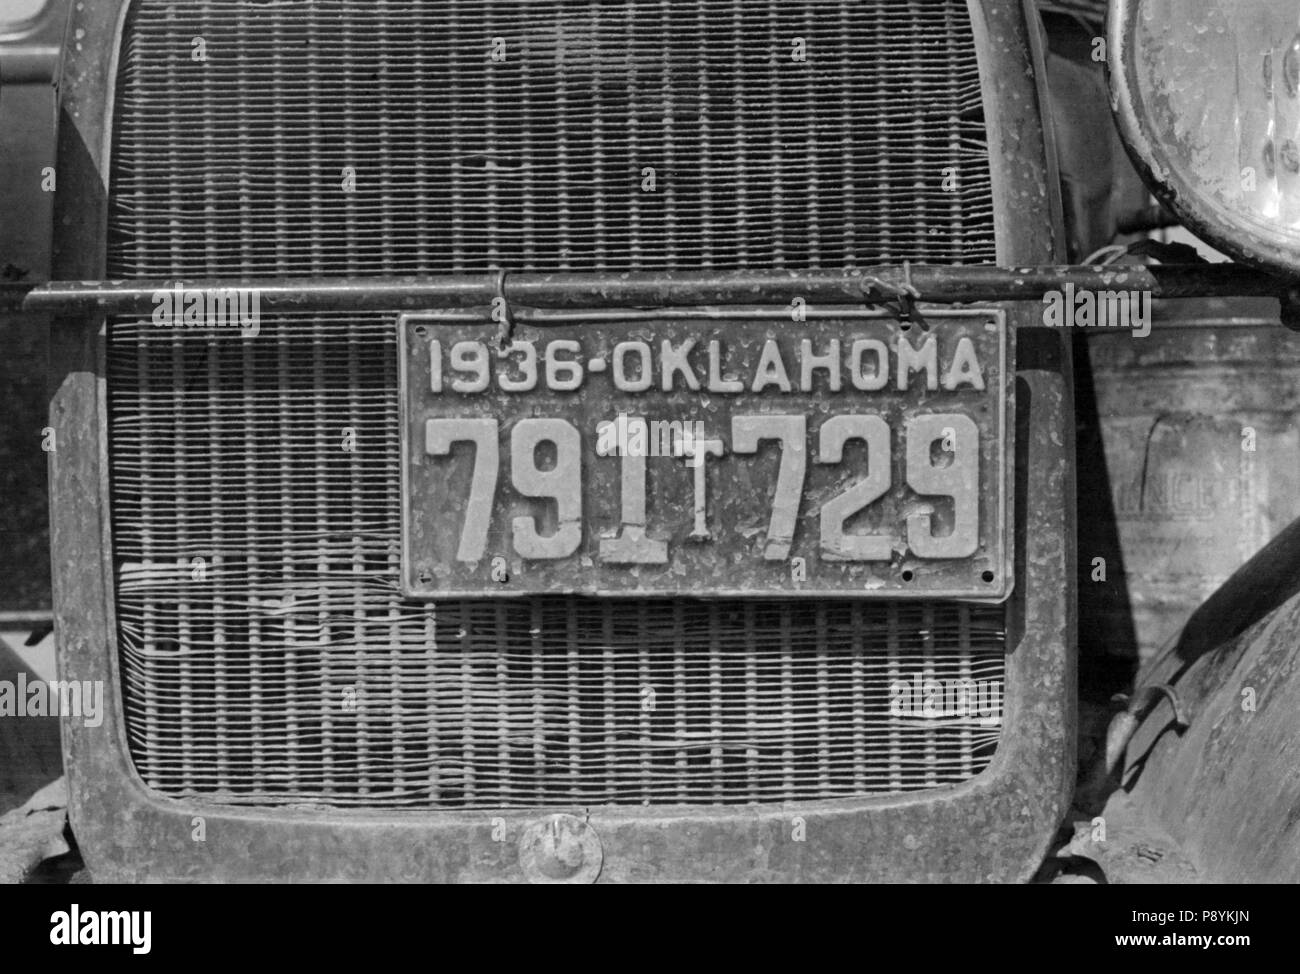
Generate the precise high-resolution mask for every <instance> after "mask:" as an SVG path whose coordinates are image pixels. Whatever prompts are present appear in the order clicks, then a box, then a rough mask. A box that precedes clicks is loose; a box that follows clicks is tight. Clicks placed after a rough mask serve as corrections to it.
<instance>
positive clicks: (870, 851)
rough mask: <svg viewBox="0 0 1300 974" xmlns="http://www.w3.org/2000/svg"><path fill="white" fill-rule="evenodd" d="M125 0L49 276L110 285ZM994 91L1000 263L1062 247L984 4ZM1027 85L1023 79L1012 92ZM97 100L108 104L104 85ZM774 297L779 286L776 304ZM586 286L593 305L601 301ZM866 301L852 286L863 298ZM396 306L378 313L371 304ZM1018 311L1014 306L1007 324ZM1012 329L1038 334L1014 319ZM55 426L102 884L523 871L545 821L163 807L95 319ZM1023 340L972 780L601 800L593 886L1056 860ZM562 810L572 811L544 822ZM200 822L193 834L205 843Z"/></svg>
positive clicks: (1011, 874)
mask: <svg viewBox="0 0 1300 974" xmlns="http://www.w3.org/2000/svg"><path fill="white" fill-rule="evenodd" d="M122 9H123V4H121V3H117V4H115V3H104V4H97V5H90V4H86V5H84V6H83V8H81V9H79V10H77V11H75V12H74V23H73V28H74V29H83V30H84V31H85V36H86V38H87V39H88V40H87V42H86V43H85V45H84V49H83V50H78V51H76V52H72V53H71V54H70V57H69V65H68V72H67V74H66V75H65V83H64V92H63V94H64V102H63V109H62V121H63V125H62V128H61V135H60V143H61V154H60V156H61V166H62V171H61V176H60V179H61V182H60V190H61V192H60V194H59V196H60V199H59V204H58V205H59V212H58V214H57V218H56V219H57V229H56V266H55V274H56V276H59V277H61V278H62V279H66V280H73V279H81V280H88V279H94V278H97V277H102V273H103V241H104V184H103V173H104V172H105V166H104V161H105V156H106V152H107V119H108V118H109V117H110V114H111V92H112V77H113V73H112V64H113V61H114V57H115V55H114V50H115V45H116V41H115V38H116V36H117V33H116V30H115V26H116V24H117V21H118V16H119V14H120V13H121V10H122ZM977 9H978V12H979V14H980V17H979V18H977V19H978V21H979V23H978V24H977V27H978V31H979V33H980V36H981V37H982V39H983V44H984V47H983V50H982V59H983V61H984V66H985V70H986V71H988V73H989V74H990V76H991V78H994V79H1001V80H1000V81H999V82H998V83H997V84H993V83H990V84H989V85H987V86H986V92H988V93H989V94H988V96H987V97H988V100H989V102H990V104H992V105H994V106H995V107H997V106H999V104H1000V105H1001V108H1002V112H1001V114H1000V115H998V116H996V117H995V119H994V121H993V124H992V127H991V135H992V136H993V137H994V138H995V141H996V146H997V148H996V152H995V156H996V158H995V160H994V171H995V185H996V186H997V187H999V189H998V193H999V196H998V205H999V212H1000V225H999V245H1000V258H1001V259H1002V260H1004V261H1006V262H1008V263H1020V262H1025V261H1031V262H1032V261H1034V260H1041V259H1043V258H1044V257H1045V256H1052V255H1054V254H1055V242H1054V239H1055V238H1054V231H1053V229H1052V227H1053V222H1054V221H1053V219H1052V215H1051V214H1052V212H1053V211H1052V210H1051V209H1050V208H1049V206H1048V200H1049V197H1050V195H1051V193H1052V190H1051V189H1050V187H1052V186H1053V185H1054V182H1055V179H1054V176H1052V175H1051V174H1050V173H1049V172H1048V171H1047V169H1046V167H1045V165H1044V159H1045V151H1046V150H1045V148H1044V142H1043V136H1042V128H1041V121H1040V116H1039V111H1038V106H1037V102H1036V95H1035V93H1034V92H1033V91H1032V90H1031V87H1032V86H1031V85H1030V84H1029V81H1028V79H1031V78H1033V76H1034V75H1033V70H1032V69H1033V58H1032V52H1031V48H1030V44H1029V39H1028V37H1027V35H1026V32H1025V23H1024V20H1023V17H1024V8H1023V7H1022V6H1021V5H1020V4H1017V3H1009V2H1006V3H1004V2H993V0H987V2H983V3H980V4H978V8H977ZM1017 80H1019V83H1017ZM106 92H107V93H108V97H107V98H106V97H105V93H106ZM783 293H786V292H783ZM590 297H591V296H590V295H589V294H588V295H586V300H584V302H583V303H586V304H590V303H592V302H591V301H590V300H589V299H590ZM854 301H855V303H856V296H855V299H854ZM383 306H384V307H386V308H389V309H392V308H394V305H393V304H392V303H391V302H389V303H386V304H384V305H383ZM1011 314H1012V316H1013V318H1015V312H1014V311H1013V312H1011ZM1015 323H1016V324H1019V325H1022V326H1023V325H1024V324H1026V323H1028V322H1027V321H1026V319H1025V318H1024V316H1023V315H1022V316H1021V317H1020V318H1019V319H1016V320H1015ZM52 338H53V341H52V344H53V350H52V361H53V363H54V370H55V374H54V382H55V385H56V390H57V391H56V393H55V398H54V401H53V404H52V414H51V415H52V419H51V422H52V424H53V425H55V426H56V428H57V429H58V431H59V437H60V438H59V449H58V452H57V453H56V454H55V455H54V456H53V458H52V466H51V474H52V499H53V504H54V525H55V527H54V538H53V545H54V564H55V605H56V617H57V621H58V632H59V636H60V647H59V652H60V670H61V676H63V677H64V678H66V679H92V680H93V679H99V680H103V681H105V685H106V690H107V692H106V702H107V711H108V716H107V719H106V720H105V722H104V724H103V725H102V726H101V727H99V728H95V729H91V728H86V727H83V726H80V725H79V724H77V723H75V722H67V723H66V724H65V728H64V729H65V741H64V748H65V761H66V764H67V767H68V770H69V782H70V789H71V809H70V812H71V818H72V822H73V826H74V830H75V832H76V834H77V837H78V841H79V844H80V846H81V848H82V849H83V851H84V853H85V856H86V860H87V863H88V865H89V867H90V869H91V871H92V873H93V874H94V875H95V876H96V878H99V879H106V880H112V879H182V880H191V881H202V880H210V881H211V880H230V879H236V878H255V879H262V880H286V879H305V878H311V879H406V880H424V881H428V880H438V879H460V880H483V881H493V880H518V879H522V878H525V877H524V875H523V872H522V869H521V867H520V865H519V857H518V846H517V842H518V839H519V837H520V835H521V833H522V832H523V830H524V829H525V828H526V827H527V826H528V825H530V824H532V823H534V822H536V821H538V820H539V819H541V818H542V817H544V813H542V812H541V811H539V812H538V813H537V814H531V815H530V814H528V813H510V814H503V815H500V816H489V815H485V814H475V815H469V814H439V815H429V814H425V813H410V814H384V815H376V814H370V813H365V812H359V813H356V814H345V813H340V812H332V813H328V814H322V813H320V812H318V811H313V810H301V811H285V812H276V813H264V812H257V811H234V810H230V809H223V808H220V807H217V806H213V805H211V804H205V803H188V802H182V801H169V800H163V799H160V798H159V797H157V796H156V795H154V794H152V793H150V792H149V790H148V789H147V788H145V787H144V786H143V784H142V782H141V781H140V779H139V777H138V776H137V775H136V773H135V771H134V769H133V767H132V766H131V763H130V760H129V758H128V756H127V755H128V748H127V743H126V740H125V736H124V726H123V721H122V711H121V707H122V701H121V695H120V691H119V686H120V684H119V682H118V680H119V672H118V667H117V660H116V653H115V650H114V640H113V638H112V635H111V634H112V633H113V632H114V631H115V630H116V621H115V619H114V618H113V608H112V598H111V584H110V579H111V578H112V569H111V562H110V560H109V557H108V554H109V550H110V549H109V546H108V533H107V523H108V522H107V511H106V510H105V506H104V497H105V479H104V478H105V458H104V456H103V432H102V431H103V424H104V418H103V402H102V381H101V379H100V376H101V375H102V368H103V365H102V342H103V334H102V328H96V327H89V328H88V327H86V323H85V321H84V320H82V319H75V318H73V319H65V320H63V321H60V322H56V324H55V326H54V328H53V336H52ZM1030 344H1031V347H1030V348H1029V349H1028V351H1026V350H1025V349H1024V347H1023V346H1022V348H1021V352H1020V363H1019V371H1018V379H1017V391H1016V401H1017V404H1018V412H1017V423H1018V427H1019V428H1018V430H1017V436H1016V444H1017V456H1016V462H1015V469H1016V471H1017V481H1016V491H1015V496H1016V500H1015V509H1016V510H1018V511H1021V512H1022V513H1021V515H1020V516H1019V520H1018V527H1017V531H1016V534H1015V539H1016V542H1015V543H1016V557H1015V564H1016V573H1017V577H1016V590H1017V592H1018V593H1020V594H1019V595H1018V596H1017V597H1015V598H1014V599H1013V612H1012V620H1013V626H1014V629H1015V634H1014V643H1015V649H1014V651H1013V652H1012V653H1011V655H1010V658H1009V660H1008V692H1007V697H1006V708H1005V716H1006V723H1005V727H1004V734H1005V738H1004V742H1003V745H1002V746H1001V747H1000V748H999V750H998V752H997V755H996V757H995V759H994V763H993V765H992V766H991V767H990V768H989V769H988V770H987V771H986V772H984V773H983V774H982V775H980V776H979V777H978V778H977V779H975V780H974V781H972V782H970V783H968V784H966V785H962V786H959V787H957V788H953V789H944V790H939V791H935V792H931V793H926V794H923V795H921V796H917V797H911V798H894V799H880V800H874V801H855V800H844V801H834V802H818V803H809V804H800V805H796V806H790V807H763V806H757V807H752V808H726V809H709V808H682V809H676V810H671V811H666V812H665V811H657V810H656V811H646V812H619V813H611V812H605V811H601V810H592V813H591V815H590V818H587V819H585V820H586V821H587V823H588V824H589V826H590V827H591V828H592V829H594V830H595V832H596V834H597V836H598V837H599V840H600V843H601V846H602V848H603V865H602V870H601V879H602V880H603V881H636V880H647V879H663V878H673V879H682V880H713V881H756V880H757V881H762V880H770V879H786V880H805V881H815V880H895V881H913V882H916V881H938V880H949V881H951V880H985V881H996V880H1010V879H1026V878H1028V877H1029V876H1030V875H1031V874H1032V873H1033V872H1034V870H1035V868H1036V866H1037V864H1038V862H1039V860H1040V859H1041V857H1042V855H1043V854H1044V853H1045V852H1046V850H1047V847H1048V844H1049V842H1050V840H1051V836H1052V833H1053V831H1054V830H1055V827H1056V825H1057V824H1058V823H1059V821H1060V819H1061V817H1062V815H1063V813H1064V810H1065V807H1066V803H1067V799H1068V794H1069V789H1070V786H1071V783H1072V782H1073V778H1074V758H1073V738H1074V716H1075V699H1074V680H1075V675H1074V657H1073V646H1074V628H1075V616H1074V599H1073V576H1074V546H1073V520H1072V515H1071V513H1070V511H1071V509H1072V503H1071V499H1072V497H1073V472H1072V464H1071V458H1072V455H1073V454H1072V450H1073V432H1072V424H1071V421H1070V416H1071V388H1070V379H1069V376H1070V368H1069V354H1068V350H1067V349H1065V348H1064V347H1063V343H1062V342H1061V339H1060V336H1059V335H1058V334H1046V335H1041V334H1040V335H1037V336H1035V340H1034V341H1033V342H1031V343H1030ZM548 811H562V810H548ZM200 824H202V826H203V835H204V838H203V840H202V841H197V840H196V835H197V833H196V829H197V828H198V827H199V825H200Z"/></svg>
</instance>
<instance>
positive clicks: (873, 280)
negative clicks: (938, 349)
mask: <svg viewBox="0 0 1300 974" xmlns="http://www.w3.org/2000/svg"><path fill="white" fill-rule="evenodd" d="M862 288H863V290H864V291H865V292H866V299H865V300H866V302H867V303H868V304H870V305H874V306H876V307H882V308H884V309H886V310H887V311H890V312H892V313H893V315H894V317H896V318H897V319H898V320H899V321H902V322H913V321H915V322H916V323H917V324H918V325H920V326H921V330H922V331H929V325H927V324H926V321H925V318H924V317H922V315H921V312H920V311H919V310H917V307H916V302H917V300H918V299H919V298H920V297H921V292H920V291H919V290H918V289H917V287H916V285H914V284H913V283H912V264H911V262H910V261H903V283H902V284H894V283H892V282H890V281H886V280H883V279H882V278H879V277H875V276H874V275H867V276H865V277H863V279H862Z"/></svg>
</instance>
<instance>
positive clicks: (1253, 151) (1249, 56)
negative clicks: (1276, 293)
mask: <svg viewBox="0 0 1300 974" xmlns="http://www.w3.org/2000/svg"><path fill="white" fill-rule="evenodd" d="M1108 33H1109V48H1110V75H1111V96H1112V102H1113V107H1114V109H1115V114H1116V119H1117V121H1118V123H1119V126H1120V131H1121V134H1122V135H1123V136H1124V140H1125V142H1126V143H1127V144H1128V147H1129V151H1130V153H1131V154H1132V155H1133V158H1134V161H1135V162H1136V163H1137V165H1138V168H1139V170H1140V171H1141V172H1142V174H1143V176H1144V177H1145V178H1146V179H1147V181H1148V183H1149V184H1150V185H1151V186H1152V188H1153V190H1154V191H1155V192H1156V193H1157V195H1158V196H1160V197H1161V199H1162V200H1163V201H1164V202H1165V203H1166V204H1167V205H1168V206H1169V207H1170V208H1171V209H1172V210H1173V211H1174V212H1175V213H1176V214H1177V215H1178V216H1179V217H1180V218H1181V219H1182V220H1183V221H1184V223H1185V224H1186V225H1187V227H1188V228H1189V229H1190V230H1192V232H1194V233H1196V234H1197V235H1198V236H1200V237H1202V238H1203V239H1205V240H1207V241H1209V242H1210V243H1212V244H1214V245H1215V246H1217V247H1219V248H1220V249H1221V250H1223V251H1224V252H1225V253H1228V254H1231V255H1232V256H1234V257H1236V258H1237V259H1239V260H1242V261H1245V262H1248V263H1252V264H1257V265H1261V266H1264V267H1268V268H1271V269H1274V270H1282V271H1286V272H1289V273H1293V274H1294V273H1295V272H1297V271H1298V270H1300V5H1297V4H1296V3H1294V2H1290V0H1111V4H1110V19H1109V29H1108Z"/></svg>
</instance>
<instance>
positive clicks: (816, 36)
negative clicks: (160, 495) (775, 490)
mask: <svg viewBox="0 0 1300 974" xmlns="http://www.w3.org/2000/svg"><path fill="white" fill-rule="evenodd" d="M135 8H136V9H135V13H134V15H133V17H132V20H131V22H130V25H129V34H128V39H127V41H126V46H125V50H124V56H123V63H122V70H121V82H122V83H121V85H120V94H119V99H118V106H117V133H118V144H117V148H116V153H115V156H114V162H115V167H114V173H113V178H114V185H115V190H114V194H113V204H112V207H113V208H112V215H113V218H114V219H113V231H114V242H115V254H116V257H117V266H118V268H119V269H120V271H121V272H122V273H124V274H128V275H143V274H145V273H147V272H149V271H151V270H154V269H155V268H156V265H157V258H158V257H163V258H164V259H167V260H170V261H171V262H172V263H173V264H175V263H177V262H179V263H180V264H181V265H182V266H183V267H184V268H185V270H186V272H187V273H208V274H217V273H219V272H220V273H235V274H263V273H267V272H269V271H271V270H275V271H277V272H280V273H302V274H308V273H315V272H321V271H327V272H330V273H345V272H348V273H358V274H360V273H371V272H374V271H376V270H383V271H387V272H410V273H415V272H422V273H437V272H452V271H465V272H469V271H477V270H484V269H488V268H505V269H508V270H522V269H536V270H552V269H575V270H588V269H602V268H635V269H639V270H654V269H659V268H674V267H675V268H684V267H686V268H698V267H707V266H741V265H758V266H768V267H772V266H776V267H782V266H785V267H842V266H853V265H857V264H862V263H871V262H873V261H874V262H879V261H881V260H887V259H897V260H902V259H910V260H918V261H921V260H924V261H932V262H936V263H941V262H953V261H958V262H979V261H992V260H993V259H994V243H993V206H992V195H991V190H990V177H989V167H988V150H987V146H986V144H985V128H984V123H983V115H982V107H981V100H980V84H979V75H978V67H977V64H976V55H975V45H974V41H973V38H972V36H971V27H970V23H969V18H968V14H967V10H966V2H965V0H945V2H939V0H925V2H919V0H913V2H904V0H875V2H867V0H800V2H790V0H780V2H775V0H773V2H768V3H755V2H752V0H661V2H612V3H611V2H591V0H582V2H572V0H564V2H554V0H553V2H548V3H540V2H537V0H521V2H510V0H497V2H493V3H484V2H481V0H448V2H409V0H364V2H327V0H320V2H314V3H283V4H268V3H254V2H231V0H206V2H195V3H184V4H179V3H171V2H162V0H145V2H140V3H137V4H135ZM196 37H197V38H201V40H202V44H203V47H202V50H201V51H199V53H201V54H202V55H203V56H206V58H207V60H206V61H195V60H194V57H195V56H197V55H196V53H195V52H196V48H195V47H194V38H196ZM800 40H801V41H802V43H803V49H802V50H803V54H804V56H805V57H806V60H803V61H797V60H794V58H795V56H797V55H798V54H799V53H800V51H799V49H798V48H797V47H796V42H797V41H800ZM497 41H499V42H500V46H499V47H496V48H495V50H497V51H499V52H501V56H502V57H503V58H504V60H502V61H494V60H493V59H492V54H493V51H494V43H495V42H497ZM345 170H348V171H350V172H351V173H352V174H353V176H354V178H355V186H354V190H355V191H354V192H345V191H344V182H345V179H347V178H348V177H347V176H346V175H345ZM650 170H653V179H654V183H653V188H650V187H651V184H650V182H649V179H650V173H649V171H650ZM161 172H165V173H166V179H165V180H164V181H162V182H161V183H160V182H159V179H158V177H159V174H160V173H161Z"/></svg>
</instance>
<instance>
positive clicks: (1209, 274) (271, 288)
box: [0, 264, 1296, 325]
mask: <svg viewBox="0 0 1300 974" xmlns="http://www.w3.org/2000/svg"><path fill="white" fill-rule="evenodd" d="M1067 285H1069V286H1072V287H1073V288H1074V289H1075V290H1076V291H1079V292H1083V291H1093V292H1117V291H1128V292H1142V293H1147V294H1150V295H1151V296H1152V298H1153V299H1158V298H1186V297H1225V296H1245V297H1273V298H1279V299H1286V300H1287V301H1291V300H1292V299H1293V298H1295V296H1296V295H1295V294H1293V290H1294V289H1293V288H1292V287H1291V285H1289V284H1288V283H1287V282H1285V281H1283V280H1281V279H1279V278H1277V277H1275V276H1273V275H1271V274H1267V273H1264V272H1260V271H1254V270H1251V269H1249V268H1245V267H1241V266H1238V265H1236V264H1191V265H1178V264H1156V265H1150V266H1144V265H1133V264H1110V265H1047V266H1025V267H989V266H962V265H953V266H942V267H934V266H928V265H922V264H917V265H906V266H905V265H901V264H900V265H893V264H891V265H881V266H879V267H873V268H871V269H870V270H868V271H843V272H830V271H825V272H803V273H799V272H794V271H788V272H781V271H774V272H754V271H732V272H718V273H706V272H692V273H686V272H682V273H673V272H665V273H641V274H632V273H613V272H610V273H603V274H601V273H594V272H593V273H574V274H531V273H519V274H504V275H496V274H493V275H469V276H455V275H444V276H435V277H425V278H419V277H384V278H320V279H304V280H285V279H267V280H258V279H255V278H240V279H222V280H192V281H184V282H179V281H175V280H156V281H143V280H132V281H55V282H52V283H50V284H44V285H29V284H0V312H6V311H7V312H25V313H29V314H64V315H72V314H80V315H90V316H94V315H96V314H106V315H125V314H137V315H152V314H154V312H155V311H157V310H158V309H159V307H160V304H161V299H160V298H159V295H163V294H167V293H168V292H173V291H174V290H175V289H176V288H178V287H179V288H183V290H184V292H185V294H186V295H188V294H192V293H196V292H201V293H203V294H204V295H205V296H207V295H210V294H211V293H213V292H222V291H230V290H256V292H257V295H258V302H259V305H260V307H261V308H262V309H263V310H265V311H390V310H404V311H422V310H428V309H432V308H463V309H473V308H480V309H484V312H483V313H484V314H486V313H487V311H488V310H489V309H491V308H492V303H493V301H494V300H495V299H497V298H501V299H503V300H504V301H505V306H506V307H510V308H514V307H517V308H518V310H517V311H516V312H515V316H516V317H518V318H519V320H521V321H528V322H529V323H532V324H538V325H542V324H545V323H546V321H547V319H546V318H545V317H543V316H537V317H533V318H529V317H527V314H528V311H527V309H584V308H593V307H601V308H665V307H690V306H709V305H736V304H786V305H788V304H790V303H791V302H792V301H794V300H796V299H797V300H801V301H803V302H805V303H806V304H809V305H815V304H823V305H884V306H890V307H895V308H899V307H900V302H902V304H901V308H902V310H906V309H907V308H910V307H911V306H913V305H916V304H921V305H924V304H988V303H994V302H1005V301H1028V302H1041V300H1042V298H1043V296H1044V295H1047V294H1053V293H1056V292H1059V291H1061V290H1062V289H1063V288H1064V287H1066V286H1067ZM1040 311H1041V309H1040ZM1035 324H1037V325H1041V324H1042V317H1041V314H1040V315H1039V318H1038V320H1037V321H1036V322H1035Z"/></svg>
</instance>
